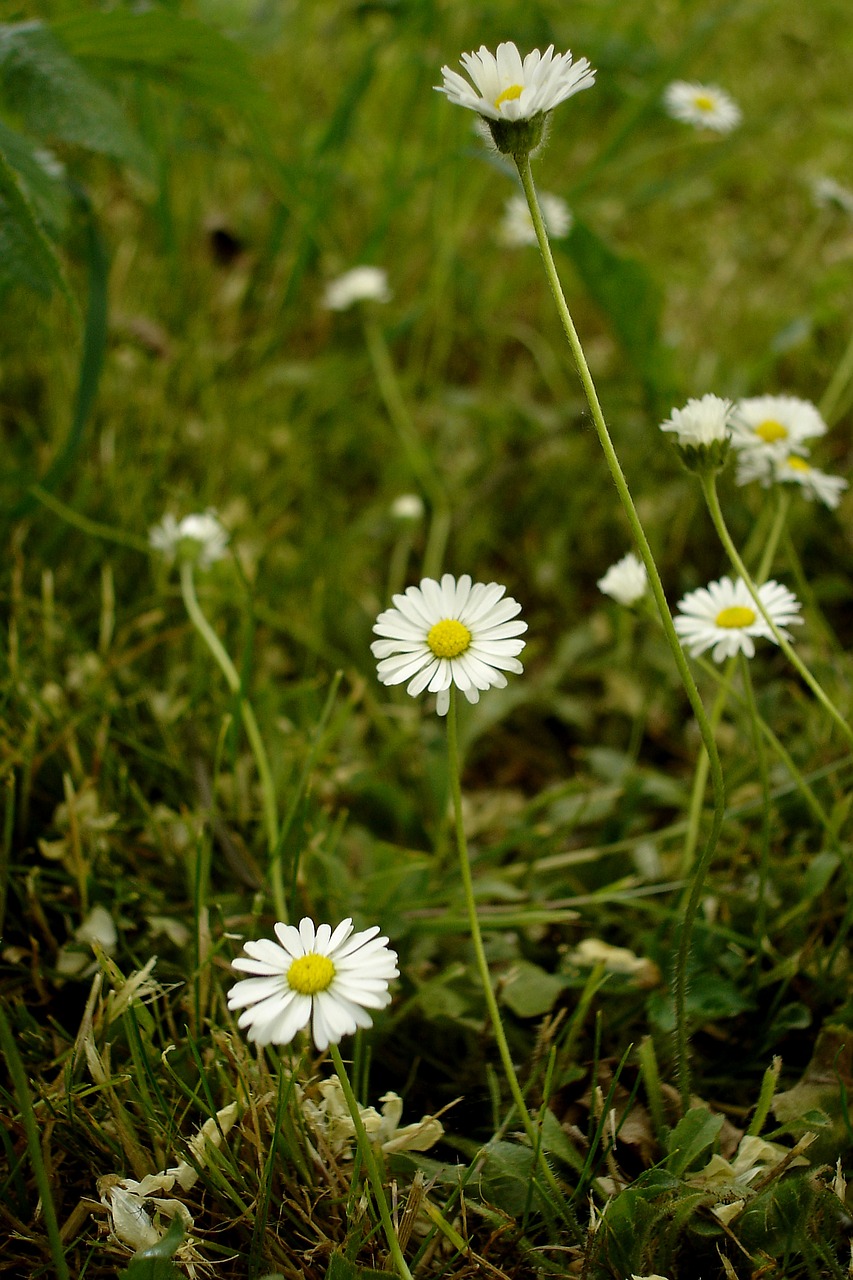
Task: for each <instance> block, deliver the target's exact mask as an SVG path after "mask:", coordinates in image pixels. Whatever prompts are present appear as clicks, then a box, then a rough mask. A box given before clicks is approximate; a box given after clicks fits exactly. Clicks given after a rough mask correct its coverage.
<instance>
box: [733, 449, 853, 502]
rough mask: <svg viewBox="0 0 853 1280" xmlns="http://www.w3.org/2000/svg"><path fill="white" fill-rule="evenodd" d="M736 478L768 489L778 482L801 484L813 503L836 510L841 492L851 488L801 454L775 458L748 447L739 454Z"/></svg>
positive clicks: (805, 494) (738, 481)
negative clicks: (815, 501)
mask: <svg viewBox="0 0 853 1280" xmlns="http://www.w3.org/2000/svg"><path fill="white" fill-rule="evenodd" d="M735 480H736V482H737V483H738V484H740V485H743V484H750V483H751V482H752V481H753V480H758V481H759V482H760V484H761V485H762V486H763V488H765V489H767V488H769V487H770V485H771V484H773V483H774V482H778V483H781V484H798V485H799V486H800V488H801V489H802V491H803V497H805V498H808V499H809V501H810V502H811V501H814V500H815V499H816V500H817V501H818V502H822V503H824V505H825V506H827V507H830V508H831V509H832V510H834V509H835V508H836V507H837V506H838V504H839V502H840V501H841V495H842V493H843V492H844V490H845V489H846V488H847V481H846V480H844V479H842V477H841V476H831V475H829V474H828V473H827V472H826V471H820V470H819V469H818V468H817V467H813V466H812V465H811V463H810V462H806V460H805V458H801V457H800V456H799V454H796V453H791V454H788V455H782V456H781V457H775V456H774V455H773V454H772V453H769V452H765V451H762V450H760V449H744V450H743V451H742V452H741V453H740V454H739V456H738V465H737V471H736V473H735Z"/></svg>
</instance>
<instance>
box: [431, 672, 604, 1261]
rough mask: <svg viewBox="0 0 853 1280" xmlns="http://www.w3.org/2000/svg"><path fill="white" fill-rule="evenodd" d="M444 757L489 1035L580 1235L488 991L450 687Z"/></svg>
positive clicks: (537, 1154)
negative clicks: (489, 1026) (490, 1033)
mask: <svg viewBox="0 0 853 1280" xmlns="http://www.w3.org/2000/svg"><path fill="white" fill-rule="evenodd" d="M447 755H448V764H449V768H450V790H451V793H452V795H453V823H454V829H455V833H456V849H457V852H458V854H459V869H460V872H461V875H462V891H463V893H464V895H465V906H466V908H467V911H468V927H469V928H470V930H471V942H472V945H473V947H474V956H475V959H476V962H477V971H478V973H479V976H480V985H481V986H482V988H483V995H484V996H485V999H486V1008H487V1009H488V1011H489V1020H490V1022H491V1024H492V1031H493V1033H494V1037H495V1040H496V1042H497V1046H498V1053H499V1054H500V1059H501V1064H502V1065H503V1069H504V1075H505V1076H506V1081H507V1084H508V1085H509V1090H510V1093H511V1094H512V1098H513V1101H514V1103H515V1106H516V1110H517V1111H518V1114H519V1116H520V1118H521V1122H522V1124H523V1125H524V1132H525V1134H526V1135H527V1140H528V1142H529V1143H530V1147H531V1151H532V1154H533V1157H534V1160H535V1161H536V1160H538V1164H539V1168H540V1169H541V1171H542V1173H543V1174H544V1176H545V1180H546V1182H547V1183H548V1185H549V1187H550V1188H551V1191H552V1192H553V1193H554V1196H555V1200H556V1203H557V1205H558V1207H559V1210H560V1212H561V1213H562V1215H563V1217H564V1219H565V1221H566V1222H567V1224H568V1225H569V1227H570V1228H572V1229H573V1230H574V1231H575V1233H576V1234H577V1235H578V1236H579V1235H580V1228H579V1227H578V1224H577V1222H576V1220H575V1217H574V1214H573V1213H572V1211H571V1209H570V1208H569V1206H568V1204H567V1203H566V1201H565V1197H564V1196H563V1193H562V1190H561V1189H560V1186H559V1183H558V1182H557V1178H556V1176H555V1174H554V1171H553V1170H552V1169H551V1166H550V1165H549V1164H548V1161H547V1160H546V1159H545V1158H544V1154H543V1152H542V1139H541V1134H540V1131H539V1130H538V1129H537V1127H536V1125H535V1124H534V1122H533V1120H532V1119H531V1116H530V1112H529V1111H528V1109H527V1103H526V1102H525V1099H524V1094H523V1092H522V1089H521V1085H520V1084H519V1082H518V1076H517V1075H516V1072H515V1066H514V1065H513V1061H512V1054H511V1053H510V1050H509V1043H508V1042H507V1038H506V1033H505V1031H504V1027H503V1021H502V1019H501V1011H500V1009H499V1007H498V1002H497V999H496V997H495V992H494V988H493V987H492V977H491V974H490V973H489V962H488V960H487V958H486V949H485V947H484V946H483V934H482V931H481V929H480V920H479V917H478V915H477V902H476V899H475V897H474V882H473V879H472V876H471V863H470V860H469V858H468V841H467V839H466V837H465V826H464V823H463V821H462V775H461V771H460V767H459V734H458V728H457V713H456V689H455V687H453V686H451V689H450V706H449V708H448V711H447Z"/></svg>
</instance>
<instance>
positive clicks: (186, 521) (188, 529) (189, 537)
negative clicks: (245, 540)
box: [148, 511, 228, 569]
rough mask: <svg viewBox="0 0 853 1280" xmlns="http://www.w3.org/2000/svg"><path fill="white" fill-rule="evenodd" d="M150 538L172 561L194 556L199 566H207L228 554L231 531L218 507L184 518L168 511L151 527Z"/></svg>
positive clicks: (156, 547) (155, 548)
mask: <svg viewBox="0 0 853 1280" xmlns="http://www.w3.org/2000/svg"><path fill="white" fill-rule="evenodd" d="M148 541H149V543H150V545H151V546H152V547H153V548H154V550H155V551H161V552H162V553H163V555H164V556H166V558H167V559H168V560H170V561H172V560H175V559H176V558H177V559H181V560H190V561H192V563H193V564H196V565H197V566H198V567H199V569H207V568H209V567H210V565H212V564H215V562H216V561H217V560H221V559H222V558H223V556H224V555H225V554H226V552H227V550H228V531H227V529H225V528H224V527H223V525H222V524H221V523H220V520H219V517H218V516H217V515H216V512H214V511H203V512H201V513H199V514H196V515H190V516H184V518H183V520H176V519H175V517H174V516H173V515H171V514H167V515H165V516H164V517H163V519H162V520H161V521H160V523H159V524H156V525H154V527H153V529H151V531H150V532H149V534H148Z"/></svg>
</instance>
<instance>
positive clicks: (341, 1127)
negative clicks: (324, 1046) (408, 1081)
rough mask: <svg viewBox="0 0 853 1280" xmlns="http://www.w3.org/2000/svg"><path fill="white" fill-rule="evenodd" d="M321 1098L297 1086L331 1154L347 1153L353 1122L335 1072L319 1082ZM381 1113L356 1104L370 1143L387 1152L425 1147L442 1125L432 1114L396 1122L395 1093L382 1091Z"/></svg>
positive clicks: (400, 1114) (352, 1137) (399, 1113)
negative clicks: (329, 1077) (307, 1093)
mask: <svg viewBox="0 0 853 1280" xmlns="http://www.w3.org/2000/svg"><path fill="white" fill-rule="evenodd" d="M318 1088H319V1091H320V1095H321V1101H320V1102H319V1103H316V1102H314V1101H313V1100H312V1099H310V1098H307V1097H305V1094H304V1091H303V1090H302V1089H299V1093H298V1096H299V1098H300V1102H301V1104H302V1109H303V1111H304V1112H305V1114H306V1116H307V1117H308V1120H309V1122H310V1124H311V1127H312V1128H313V1129H314V1131H315V1132H316V1133H318V1134H322V1136H323V1138H324V1139H325V1140H326V1142H327V1143H328V1145H329V1146H330V1147H331V1149H332V1151H333V1152H334V1153H335V1155H343V1156H345V1157H347V1158H348V1157H350V1156H351V1155H352V1146H353V1144H354V1143H355V1123H354V1121H353V1118H352V1115H351V1113H350V1110H349V1107H348V1106H347V1102H346V1098H345V1097H344V1091H343V1088H342V1086H341V1082H340V1080H339V1079H338V1078H337V1076H332V1077H331V1079H329V1080H323V1081H321V1082H320V1084H319V1086H318ZM379 1101H380V1102H381V1103H382V1113H381V1115H380V1113H379V1112H378V1111H377V1110H376V1108H375V1107H363V1106H361V1104H359V1108H358V1111H359V1115H360V1116H361V1121H362V1124H363V1125H364V1128H365V1130H366V1132H367V1136H368V1137H369V1138H370V1141H371V1143H378V1144H379V1146H380V1147H381V1149H382V1150H383V1151H384V1152H385V1153H386V1155H390V1154H391V1153H393V1152H395V1151H428V1150H429V1148H430V1147H433V1146H435V1144H436V1142H438V1140H439V1138H440V1137H441V1136H442V1134H443V1133H444V1126H443V1124H442V1123H441V1121H440V1120H437V1119H436V1117H435V1116H423V1117H422V1118H421V1119H420V1120H419V1121H417V1122H416V1123H415V1124H406V1125H402V1126H401V1125H400V1120H401V1119H402V1117H403V1100H402V1098H400V1097H399V1095H398V1094H396V1093H386V1094H383V1096H382V1097H381V1098H380V1099H379Z"/></svg>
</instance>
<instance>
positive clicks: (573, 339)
mask: <svg viewBox="0 0 853 1280" xmlns="http://www.w3.org/2000/svg"><path fill="white" fill-rule="evenodd" d="M516 165H517V167H518V176H519V178H520V179H521V185H522V188H523V190H524V194H525V196H526V198H527V204H528V207H529V209H530V216H531V218H532V219H533V226H534V229H535V231H536V239H537V242H538V244H539V251H540V253H541V255H542V263H543V265H544V267H545V275H546V277H547V279H548V284H549V286H550V289H551V294H552V296H553V298H554V302H555V304H556V307H557V311H558V313H559V316H560V322H561V324H562V326H563V331H564V333H565V335H566V338H567V340H568V343H569V347H570V348H571V352H572V356H573V357H574V361H575V365H576V367H577V371H578V376H579V377H580V380H581V385H582V386H583V389H584V394H585V395H586V399H587V403H588V404H589V409H590V413H591V415H592V421H593V425H594V426H595V430H596V433H597V435H598V439H599V441H600V443H601V448H602V451H603V453H604V458H605V461H606V463H607V467H608V470H609V471H610V475H611V477H612V479H613V483H614V484H615V485H616V491H617V493H618V494H619V499H620V501H621V503H622V507H623V509H624V511H625V515H626V516H627V518H628V523H629V524H630V526H631V532H632V533H633V535H634V540H635V542H636V544H637V549H638V551H639V553H640V556H641V558H642V561H643V564H644V565H645V566H646V572H647V573H648V576H649V586H650V587H651V590H652V594H653V596H654V599H655V604H656V605H657V609H658V613H659V614H660V619H661V623H662V624H663V629H664V634H665V635H666V639H667V643H668V645H669V647H670V650H671V652H672V656H673V660H674V661H675V665H676V667H677V669H678V674H679V676H680V677H681V682H682V684H683V685H684V689H685V692H686V693H687V697H688V699H689V701H690V706H691V707H692V709H693V714H694V715H695V717H696V722H697V724H698V726H699V732H700V734H701V736H702V742H703V743H704V746H705V750H706V751H707V753H708V760H709V764H710V771H711V782H712V786H713V792H714V816H713V820H712V823H711V828H710V831H709V832H708V836H707V839H706V842H705V846H704V848H703V850H702V853H701V856H700V857H699V859H698V860H697V862H696V866H695V869H694V872H693V884H692V887H691V893H690V897H689V899H688V902H687V906H686V908H685V912H684V916H683V918H682V922H681V933H680V938H679V945H678V955H677V958H676V968H675V981H674V1001H675V1024H676V1031H675V1038H676V1058H677V1064H678V1078H679V1088H680V1092H681V1097H682V1101H683V1103H684V1105H685V1108H686V1107H687V1106H688V1105H689V1102H690V1065H689V1037H688V1031H687V1012H686V996H687V973H686V970H687V957H688V954H689V951H690V941H691V937H692V933H693V925H694V922H695V918H696V912H697V910H698V907H699V902H700V900H701V894H702V886H703V884H704V880H705V876H706V874H707V871H708V867H709V866H710V863H711V859H712V857H713V855H714V850H715V849H716V847H717V841H718V839H719V835H720V829H721V827H722V824H723V817H724V813H725V804H726V796H725V783H724V781H723V770H722V765H721V764H720V756H719V752H718V751H717V744H716V742H715V741H714V733H713V730H712V728H711V724H710V721H709V720H708V716H707V714H706V712H705V708H704V706H703V705H702V699H701V697H700V696H699V690H698V689H697V687H696V682H695V680H694V679H693V675H692V673H691V671H690V667H689V665H688V662H687V658H686V657H685V655H684V650H683V649H682V647H681V644H680V643H679V640H678V636H677V635H676V632H675V627H674V626H673V622H672V614H671V613H670V611H669V605H668V604H667V600H666V595H665V594H664V589H663V584H662V582H661V579H660V574H659V573H658V568H657V565H656V563H655V558H654V556H653V555H652V549H651V547H650V546H649V542H648V539H647V537H646V534H645V530H644V529H643V526H642V523H641V521H640V517H639V515H638V514H637V509H636V507H635V506H634V500H633V498H632V497H631V492H630V490H629V488H628V482H627V481H626V479H625V475H624V473H623V471H622V466H621V464H620V462H619V458H618V457H617V454H616V450H615V448H614V447H613V441H612V440H611V438H610V432H609V431H608V429H607V423H606V422H605V419H604V414H603V412H602V409H601V404H600V402H599V399H598V393H597V391H596V389H595V383H594V382H593V379H592V374H591V373H590V371H589V365H588V364H587V362H586V356H585V355H584V351H583V347H582V345H581V341H580V338H579V337H578V334H577V330H576V329H575V325H574V321H573V320H572V316H571V312H570V311H569V307H568V304H567V302H566V299H565V296H564V294H563V289H562V286H561V284H560V277H559V275H558V274H557V268H556V266H555V264H554V256H553V254H552V253H551V246H550V244H549V242H548V234H547V232H546V230H545V223H544V221H543V219H542V211H541V210H540V208H539V201H538V199H537V197H536V188H535V187H534V185H533V174H532V171H531V168H530V157H529V155H527V156H518V157H516Z"/></svg>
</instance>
